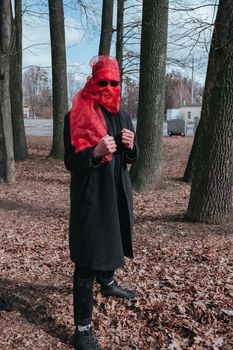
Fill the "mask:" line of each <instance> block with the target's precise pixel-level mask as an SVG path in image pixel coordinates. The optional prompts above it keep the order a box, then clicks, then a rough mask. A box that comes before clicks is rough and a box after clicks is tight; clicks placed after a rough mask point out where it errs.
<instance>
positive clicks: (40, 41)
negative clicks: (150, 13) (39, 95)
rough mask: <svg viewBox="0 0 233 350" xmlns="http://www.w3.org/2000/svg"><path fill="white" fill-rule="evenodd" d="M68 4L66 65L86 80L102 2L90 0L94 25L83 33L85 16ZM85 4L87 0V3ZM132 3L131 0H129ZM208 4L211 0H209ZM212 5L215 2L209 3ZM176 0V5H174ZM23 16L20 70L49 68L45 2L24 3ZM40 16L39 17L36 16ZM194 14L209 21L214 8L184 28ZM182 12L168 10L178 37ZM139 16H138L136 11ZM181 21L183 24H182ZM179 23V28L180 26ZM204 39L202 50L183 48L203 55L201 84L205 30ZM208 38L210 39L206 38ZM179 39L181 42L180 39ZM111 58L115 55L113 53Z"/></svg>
mask: <svg viewBox="0 0 233 350" xmlns="http://www.w3.org/2000/svg"><path fill="white" fill-rule="evenodd" d="M69 1H70V0H68V1H64V3H65V6H64V12H65V24H66V26H65V34H66V48H67V49H66V51H67V65H68V72H75V76H76V79H77V80H85V77H86V76H87V75H88V74H90V68H89V66H88V62H89V61H90V59H91V58H92V57H93V56H95V55H97V53H98V46H99V36H100V25H101V7H102V0H93V1H91V3H93V4H94V8H95V13H94V15H93V20H94V22H95V29H93V28H92V27H91V25H89V29H88V32H87V31H86V22H85V20H84V18H85V16H84V14H82V15H81V16H80V12H79V10H77V9H75V8H74V6H72V5H69ZM86 1H88V0H86ZM131 1H132V0H131ZM209 2H211V0H210V1H209ZM212 2H214V0H212ZM177 3H178V1H176V2H175V4H177ZM192 3H193V6H197V5H198V4H200V3H203V1H201V0H195V1H193V2H192ZM23 6H24V7H23V8H24V17H23V67H24V69H26V68H27V67H29V66H41V67H44V68H48V69H49V70H50V67H51V50H50V32H49V21H48V9H47V1H46V2H45V4H44V5H43V1H41V2H40V5H38V1H37V0H24V4H23ZM39 13H40V14H39ZM193 14H196V15H197V16H198V17H199V18H202V19H203V20H204V21H206V22H211V21H212V19H213V15H214V14H213V7H204V8H200V9H197V10H195V11H191V13H189V14H188V16H187V26H189V24H188V22H189V21H190V18H191V17H190V16H192V15H193ZM184 15H186V14H185V13H184V12H182V11H181V12H176V11H174V10H172V5H171V10H170V18H171V19H170V21H169V23H170V25H169V32H170V33H171V32H173V33H174V32H175V31H176V33H177V35H178V36H179V35H180V34H181V33H182V31H183V30H184V27H185V24H183V23H184V22H183V20H184V18H183V17H184ZM138 16H139V17H140V16H141V13H140V11H139V13H138ZM181 22H182V23H181ZM179 23H181V25H180V26H179ZM187 28H188V27H187ZM205 36H207V37H205V39H203V45H202V46H203V47H201V45H200V47H199V48H198V50H199V51H198V50H197V49H195V50H193V51H192V50H191V51H190V52H189V49H185V50H186V51H185V55H186V56H189V59H190V57H191V56H192V55H194V56H195V54H196V55H198V56H199V57H200V55H202V54H203V61H205V63H204V68H203V67H202V69H197V70H198V72H196V79H197V80H199V81H200V82H201V83H204V79H205V68H206V67H205V66H206V61H207V57H208V54H207V52H206V47H205V41H206V40H209V39H210V37H211V34H210V33H209V34H208V31H207V32H206V34H205ZM208 36H209V37H208ZM179 40H180V39H179ZM189 40H190V43H191V42H192V40H193V41H194V40H195V38H194V37H190V39H189ZM174 42H175V40H174V39H171V42H170V43H169V48H168V56H169V57H174V56H175V55H177V47H175V46H174ZM200 51H201V52H200ZM113 55H114V53H113ZM173 68H174V69H176V67H175V66H174V67H173V64H170V65H168V68H167V69H168V70H169V69H173ZM186 72H187V75H190V76H191V69H189V68H186Z"/></svg>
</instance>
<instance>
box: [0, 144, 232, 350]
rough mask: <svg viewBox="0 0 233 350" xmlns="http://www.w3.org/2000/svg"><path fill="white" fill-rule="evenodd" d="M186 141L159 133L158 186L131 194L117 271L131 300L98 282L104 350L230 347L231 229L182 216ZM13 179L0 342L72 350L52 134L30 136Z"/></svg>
mask: <svg viewBox="0 0 233 350" xmlns="http://www.w3.org/2000/svg"><path fill="white" fill-rule="evenodd" d="M191 143H192V139H191V138H176V137H174V138H164V161H163V178H164V183H163V186H162V188H161V189H160V190H157V191H154V192H148V193H140V194H139V193H135V194H134V203H135V230H134V232H135V259H134V260H132V261H131V260H127V261H126V266H125V269H122V270H119V271H118V272H117V279H118V281H119V282H120V283H121V284H122V285H124V286H126V287H130V288H134V289H136V290H137V291H138V292H139V293H140V297H139V298H138V299H137V300H134V301H125V300H119V299H115V298H108V299H107V298H105V297H102V296H101V295H100V293H99V288H98V286H96V287H95V307H94V322H93V328H94V333H95V335H96V337H97V338H98V339H99V342H100V343H101V344H102V346H103V348H104V349H106V350H122V349H124V350H134V349H135V350H184V349H191V350H219V349H223V350H232V349H233V284H232V281H233V261H232V246H233V244H232V243H233V227H232V226H231V225H230V224H228V225H225V226H220V225H204V224H194V223H189V222H186V221H185V220H184V216H183V215H184V213H185V211H186V209H187V204H188V200H189V193H190V186H189V185H187V184H184V183H182V182H181V181H180V178H181V176H182V174H183V171H184V167H185V164H186V161H187V158H188V154H189V151H190V148H191ZM28 144H29V149H30V155H31V157H30V159H29V160H27V161H25V162H21V163H19V164H17V183H15V184H13V185H9V184H4V185H1V186H0V223H1V224H0V234H1V245H0V273H1V279H0V297H1V298H4V299H5V301H6V302H7V304H8V305H7V306H8V308H9V310H8V311H1V312H0V349H1V350H10V349H22V350H26V349H29V350H36V349H37V350H38V349H39V350H42V349H43V350H49V349H53V350H55V349H61V350H66V349H67V350H68V349H72V346H71V345H70V341H71V336H72V333H73V331H74V326H73V319H72V273H73V264H72V263H71V262H70V260H69V251H68V239H67V237H68V217H69V173H68V172H67V171H66V170H65V169H64V166H63V162H62V161H58V160H52V159H50V158H47V155H48V153H49V149H50V146H51V139H50V138H46V137H44V138H42V137H34V138H32V137H31V138H28Z"/></svg>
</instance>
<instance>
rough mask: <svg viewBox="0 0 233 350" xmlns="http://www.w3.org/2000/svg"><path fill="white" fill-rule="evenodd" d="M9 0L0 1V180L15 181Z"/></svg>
mask: <svg viewBox="0 0 233 350" xmlns="http://www.w3.org/2000/svg"><path fill="white" fill-rule="evenodd" d="M10 50H11V2H10V0H1V2H0V182H14V181H15V162H14V150H13V137H12V124H11V101H10V54H11V52H10Z"/></svg>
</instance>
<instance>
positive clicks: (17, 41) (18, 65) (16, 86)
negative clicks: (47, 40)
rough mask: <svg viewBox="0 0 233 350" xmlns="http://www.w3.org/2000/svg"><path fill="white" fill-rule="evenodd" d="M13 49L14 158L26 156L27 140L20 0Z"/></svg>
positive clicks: (11, 78)
mask: <svg viewBox="0 0 233 350" xmlns="http://www.w3.org/2000/svg"><path fill="white" fill-rule="evenodd" d="M12 36H13V50H12V55H11V73H10V87H11V117H12V127H13V140H14V155H15V160H25V159H26V158H27V157H28V150H27V141H26V135H25V128H24V120H23V91H22V90H23V88H22V1H21V0H15V18H14V20H13V33H12Z"/></svg>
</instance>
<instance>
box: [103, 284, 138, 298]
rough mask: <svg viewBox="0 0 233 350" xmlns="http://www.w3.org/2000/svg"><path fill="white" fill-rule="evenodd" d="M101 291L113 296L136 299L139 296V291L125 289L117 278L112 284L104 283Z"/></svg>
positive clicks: (107, 295) (105, 294)
mask: <svg viewBox="0 0 233 350" xmlns="http://www.w3.org/2000/svg"><path fill="white" fill-rule="evenodd" d="M101 293H102V294H103V295H104V296H105V297H109V296H113V297H117V298H125V299H135V298H137V297H138V293H137V292H133V291H130V290H128V289H123V288H122V287H120V286H118V284H117V282H116V281H115V280H114V281H113V283H112V284H110V285H105V284H102V285H101Z"/></svg>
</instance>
